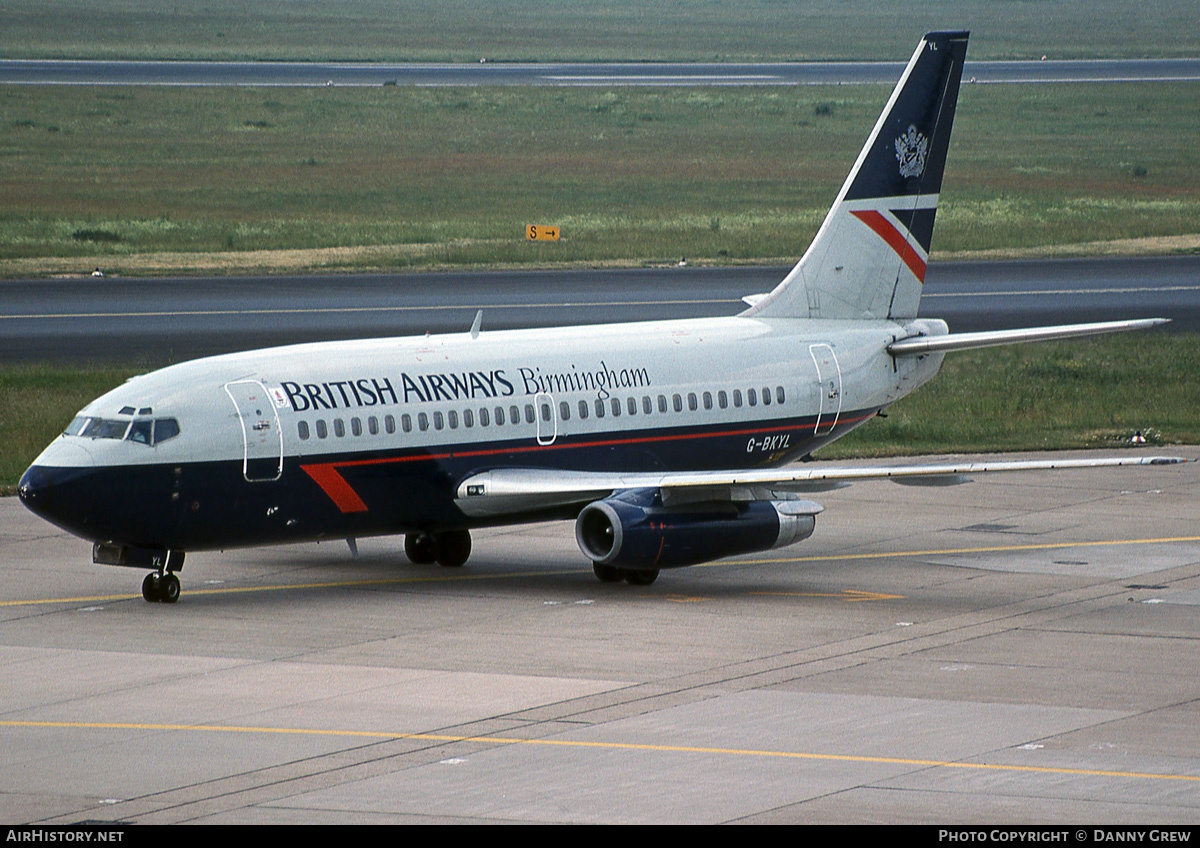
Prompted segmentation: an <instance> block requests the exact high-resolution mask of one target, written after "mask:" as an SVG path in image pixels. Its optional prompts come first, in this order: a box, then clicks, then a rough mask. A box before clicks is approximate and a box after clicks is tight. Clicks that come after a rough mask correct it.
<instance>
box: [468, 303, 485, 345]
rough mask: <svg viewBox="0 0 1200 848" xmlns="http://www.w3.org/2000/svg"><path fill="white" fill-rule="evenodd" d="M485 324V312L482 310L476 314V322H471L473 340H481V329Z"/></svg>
mask: <svg viewBox="0 0 1200 848" xmlns="http://www.w3.org/2000/svg"><path fill="white" fill-rule="evenodd" d="M481 324H483V310H482V309H480V310H479V311H478V312H476V313H475V320H474V321H472V322H471V338H473V339H477V338H479V327H480V325H481Z"/></svg>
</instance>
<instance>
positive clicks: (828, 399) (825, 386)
mask: <svg viewBox="0 0 1200 848" xmlns="http://www.w3.org/2000/svg"><path fill="white" fill-rule="evenodd" d="M808 350H809V353H811V354H812V358H813V364H814V365H816V366H817V398H818V403H819V407H818V410H817V423H816V425H815V426H814V427H813V435H814V436H824V435H827V434H828V433H829V432H830V431H831V430H833V428H834V426H836V425H837V422H838V416H839V415H841V413H842V369H841V366H839V365H838V361H837V354H836V353H834V352H833V348H832V347H830V346H829V345H827V344H815V345H809V348H808Z"/></svg>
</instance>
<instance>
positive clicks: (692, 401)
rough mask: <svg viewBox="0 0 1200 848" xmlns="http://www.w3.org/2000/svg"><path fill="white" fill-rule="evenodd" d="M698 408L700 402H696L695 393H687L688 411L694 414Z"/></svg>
mask: <svg viewBox="0 0 1200 848" xmlns="http://www.w3.org/2000/svg"><path fill="white" fill-rule="evenodd" d="M699 408H700V402H699V401H698V400H696V393H695V392H688V410H689V411H691V412H695V411H696V410H697V409H699Z"/></svg>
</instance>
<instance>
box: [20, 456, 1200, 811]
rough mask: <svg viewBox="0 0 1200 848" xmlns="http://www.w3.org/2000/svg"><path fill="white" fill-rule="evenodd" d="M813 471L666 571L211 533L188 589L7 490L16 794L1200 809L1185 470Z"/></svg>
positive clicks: (380, 804) (570, 550) (289, 805)
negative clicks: (796, 490)
mask: <svg viewBox="0 0 1200 848" xmlns="http://www.w3.org/2000/svg"><path fill="white" fill-rule="evenodd" d="M1155 451H1156V452H1158V453H1164V454H1165V453H1170V454H1175V455H1184V456H1188V457H1191V458H1200V448H1192V447H1185V448H1175V449H1171V448H1161V447H1159V448H1155ZM818 499H819V500H820V501H822V502H823V503H824V504H825V506H826V508H827V510H826V512H825V513H824V514H823V515H821V517H820V518H819V519H818V523H817V531H816V534H815V535H814V536H813V537H812V538H811V539H809V540H808V541H806V542H803V543H801V544H799V545H797V546H794V547H791V548H787V549H784V550H780V551H771V552H767V553H764V554H759V555H754V556H747V557H739V558H735V559H732V560H726V561H721V562H718V563H714V564H711V565H708V566H703V567H696V568H691V569H683V570H679V571H674V572H664V573H663V575H662V576H661V577H660V578H659V580H658V582H657V583H655V584H654V585H653V586H650V587H630V586H625V585H610V584H600V583H598V582H597V581H596V580H595V579H594V577H593V576H592V574H591V569H590V567H589V565H588V563H587V562H586V561H585V560H584V558H583V557H582V556H581V555H580V554H579V553H578V551H577V550H576V548H575V545H574V542H573V539H572V532H571V531H572V528H571V525H570V524H561V523H554V524H546V525H537V526H532V527H530V526H526V527H516V528H509V529H499V530H495V531H488V532H480V533H477V534H476V543H475V553H474V555H473V557H472V559H471V562H470V563H469V564H468V565H467V566H466V567H465V568H463V569H461V570H449V569H437V568H435V567H418V566H413V565H410V564H408V563H407V562H406V561H405V560H404V558H403V555H402V553H401V548H402V546H401V544H400V540H399V539H393V538H385V539H363V540H360V541H359V547H360V550H361V556H360V557H359V558H358V559H357V560H355V559H352V558H351V557H350V555H349V552H348V550H347V548H346V546H345V544H344V543H326V544H321V545H305V546H295V547H279V548H267V549H256V550H249V551H229V552H224V553H210V554H194V555H192V556H189V558H188V561H187V567H186V569H185V570H184V572H183V574H182V577H183V584H184V590H183V596H182V598H181V600H180V601H179V603H178V604H175V605H173V606H170V605H164V604H148V603H145V602H144V601H142V599H141V598H140V596H139V595H138V593H137V590H138V584H139V583H140V580H141V574H140V572H138V571H133V570H126V569H121V568H112V567H105V566H94V565H91V564H90V563H89V558H90V557H89V554H90V551H89V546H88V545H87V544H86V543H84V542H81V541H79V540H75V539H72V538H70V537H67V536H66V535H64V534H62V533H60V532H58V531H57V530H55V529H54V528H52V527H50V526H49V525H46V524H44V523H42V522H41V521H40V520H39V519H37V518H36V517H34V516H33V515H32V514H30V513H27V512H26V511H25V510H24V509H23V508H22V506H21V505H20V503H19V502H18V501H17V500H16V499H15V498H6V499H2V500H0V573H2V576H0V665H2V667H3V674H4V681H5V685H4V686H3V687H2V689H0V820H3V821H6V822H9V823H17V822H42V823H65V822H72V821H79V820H84V819H87V820H102V821H104V820H113V821H129V822H140V823H165V822H288V823H298V822H313V823H332V822H430V821H440V822H452V821H482V822H662V823H674V822H697V823H700V822H705V823H707V822H887V823H896V822H953V823H984V822H1003V823H1037V824H1051V823H1083V822H1097V823H1099V822H1103V823H1135V822H1142V823H1154V824H1156V825H1165V824H1170V823H1184V824H1186V823H1194V822H1195V821H1197V819H1198V818H1200V735H1198V734H1197V733H1196V732H1195V729H1196V727H1197V726H1200V653H1198V652H1197V651H1196V645H1197V644H1198V640H1200V616H1198V615H1197V612H1198V610H1200V474H1198V472H1197V466H1196V465H1192V464H1188V465H1182V466H1172V467H1158V468H1123V469H1106V470H1092V471H1059V472H1032V473H1025V474H1018V475H995V476H992V477H988V478H981V479H980V480H979V481H977V482H975V483H973V484H969V485H964V486H959V487H956V488H952V489H946V488H913V487H901V486H897V485H895V484H893V483H889V482H886V481H874V482H864V483H857V484H855V485H853V486H851V487H849V488H846V489H842V490H838V491H833V492H827V493H823V494H821V495H820V496H818Z"/></svg>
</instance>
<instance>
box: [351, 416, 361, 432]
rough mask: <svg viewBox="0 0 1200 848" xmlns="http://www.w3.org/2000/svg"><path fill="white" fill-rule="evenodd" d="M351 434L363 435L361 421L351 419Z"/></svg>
mask: <svg viewBox="0 0 1200 848" xmlns="http://www.w3.org/2000/svg"><path fill="white" fill-rule="evenodd" d="M350 432H351V433H353V434H354V435H355V436H361V435H362V422H361V421H359V420H358V419H357V418H351V419H350Z"/></svg>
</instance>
